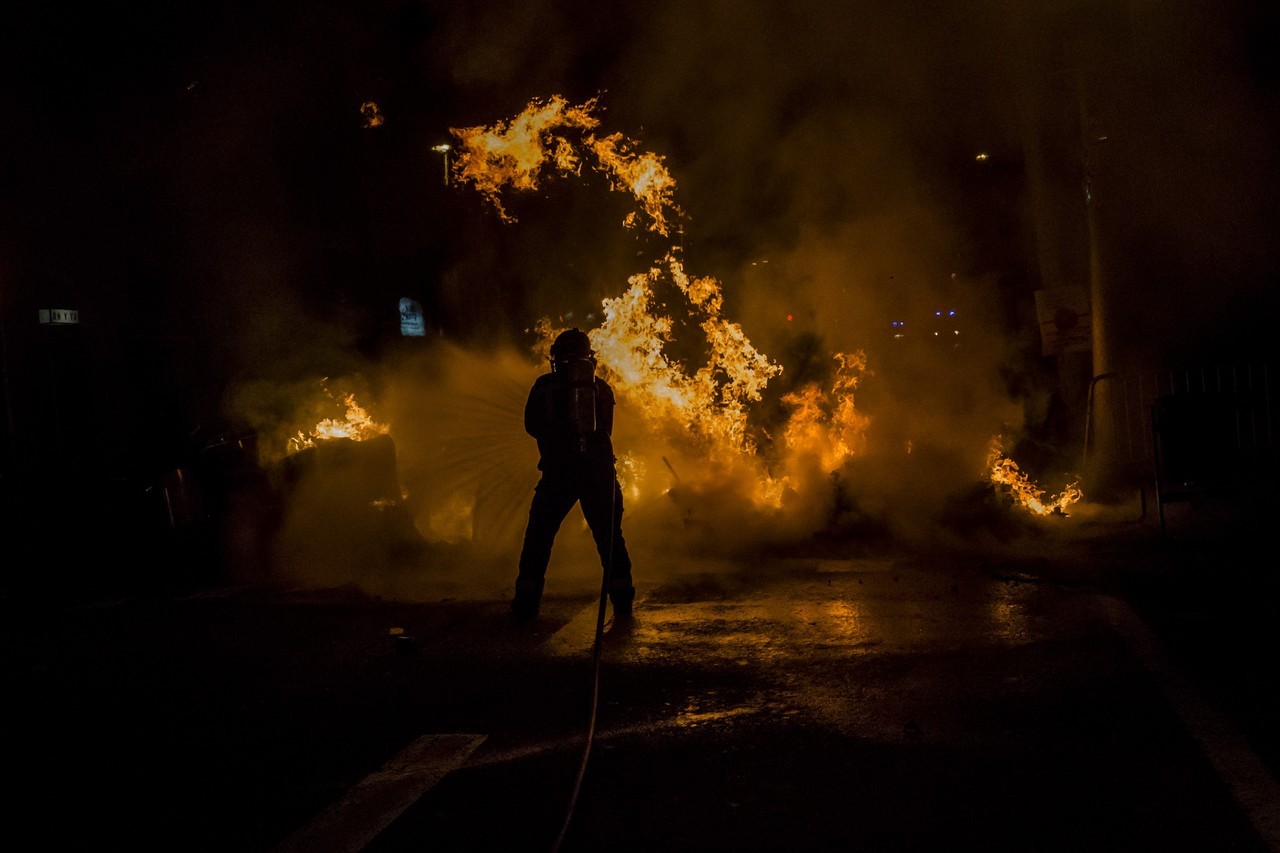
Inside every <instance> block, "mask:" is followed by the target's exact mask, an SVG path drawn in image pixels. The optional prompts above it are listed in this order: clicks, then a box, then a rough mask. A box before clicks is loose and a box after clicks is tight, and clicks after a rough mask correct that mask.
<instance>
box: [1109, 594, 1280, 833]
mask: <svg viewBox="0 0 1280 853" xmlns="http://www.w3.org/2000/svg"><path fill="white" fill-rule="evenodd" d="M1103 609H1104V611H1105V612H1106V615H1107V618H1108V619H1109V620H1110V621H1111V623H1112V625H1114V626H1115V627H1116V628H1117V629H1118V630H1119V631H1120V632H1121V634H1122V635H1124V637H1125V639H1127V640H1128V642H1129V644H1130V646H1131V647H1132V648H1133V650H1134V653H1135V654H1137V656H1138V659H1139V660H1141V661H1142V664H1143V666H1145V667H1146V668H1147V671H1148V672H1150V673H1151V675H1152V677H1153V678H1154V679H1155V681H1156V684H1158V685H1159V687H1160V690H1161V691H1162V692H1163V693H1164V696H1165V699H1166V700H1167V701H1168V702H1169V704H1170V705H1172V706H1173V709H1174V711H1175V712H1177V714H1178V716H1179V718H1180V719H1181V720H1182V723H1183V725H1185V726H1186V727H1187V730H1188V731H1189V732H1190V733H1191V734H1192V735H1193V736H1194V737H1195V739H1196V740H1197V741H1199V743H1200V746H1201V747H1202V748H1203V749H1204V751H1205V755H1206V756H1207V757H1208V759H1209V761H1210V763H1211V764H1213V767H1214V769H1215V770H1217V771H1218V775H1219V776H1220V777H1221V778H1222V780H1223V781H1224V782H1226V784H1227V786H1228V787H1229V788H1230V789H1231V793H1232V795H1233V796H1234V797H1235V799H1236V802H1237V803H1239V804H1240V807H1241V808H1242V809H1243V810H1244V812H1245V814H1247V815H1248V816H1249V820H1250V821H1251V822H1252V823H1253V826H1254V828H1255V829H1256V830H1257V831H1258V834H1259V835H1261V836H1262V838H1263V840H1264V841H1266V843H1267V845H1268V846H1269V847H1270V848H1271V849H1272V850H1274V851H1277V853H1280V783H1277V782H1276V780H1275V778H1274V777H1273V776H1272V775H1271V774H1270V773H1269V772H1268V771H1267V768H1266V766H1265V765H1264V764H1263V763H1262V760H1261V759H1260V758H1258V756H1257V754H1256V753H1255V752H1254V751H1253V750H1252V749H1251V748H1250V747H1249V744H1248V743H1246V742H1245V740H1244V738H1242V737H1241V736H1240V735H1239V734H1237V733H1236V731H1235V730H1234V729H1233V728H1232V727H1231V725H1230V724H1229V723H1228V722H1227V721H1226V719H1224V718H1223V717H1222V716H1221V715H1220V714H1219V713H1218V712H1217V711H1215V710H1214V709H1213V708H1212V707H1211V706H1210V705H1209V703H1208V701H1207V700H1205V699H1204V697H1203V696H1201V695H1200V692H1199V691H1198V690H1196V688H1195V686H1194V685H1192V684H1191V682H1190V681H1188V680H1187V678H1186V677H1185V676H1183V675H1182V674H1181V673H1179V672H1178V670H1177V668H1176V667H1175V666H1174V665H1173V663H1172V661H1170V660H1169V657H1168V653H1167V652H1166V651H1165V649H1164V647H1163V645H1162V644H1161V643H1160V641H1159V639H1157V638H1156V636H1155V635H1154V634H1153V633H1152V632H1151V629H1150V628H1148V627H1147V626H1146V624H1145V623H1144V622H1143V621H1142V619H1141V617H1139V616H1138V614H1136V613H1134V612H1133V609H1132V608H1130V607H1129V605H1128V604H1126V603H1125V602H1123V601H1120V600H1119V599H1116V598H1111V597H1105V598H1104V599H1103Z"/></svg>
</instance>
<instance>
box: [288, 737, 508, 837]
mask: <svg viewBox="0 0 1280 853" xmlns="http://www.w3.org/2000/svg"><path fill="white" fill-rule="evenodd" d="M484 739H485V736H484V735H473V734H444V735H423V736H422V737H420V738H418V739H417V740H415V741H414V742H413V743H411V744H409V746H407V747H405V748H404V749H403V750H401V752H400V754H399V755H397V756H396V757H395V758H392V759H391V760H390V761H388V762H387V763H386V764H384V765H383V766H382V769H381V770H379V771H377V772H376V773H372V774H370V775H369V776H366V777H365V778H364V779H363V780H361V781H360V783H359V784H358V785H356V786H355V787H354V788H352V789H351V791H350V792H349V793H348V794H347V795H346V796H345V797H343V798H342V799H341V800H339V801H338V802H336V803H334V804H333V805H331V806H329V808H327V809H325V810H324V811H323V812H321V813H320V815H319V816H318V817H316V819H315V820H313V821H311V823H309V824H307V825H306V826H305V827H303V828H302V829H300V830H299V831H298V832H296V833H294V834H293V835H292V836H291V837H290V838H289V839H287V840H286V841H285V842H284V843H283V844H281V845H280V846H279V847H277V848H276V853H358V851H360V850H363V849H364V848H365V847H366V846H367V845H368V844H369V842H371V841H373V839H374V838H376V837H377V836H378V833H380V832H382V830H384V829H386V828H387V827H388V826H390V825H391V822H392V821H393V820H395V819H396V818H397V817H399V816H400V814H401V813H402V812H404V810H405V809H407V808H409V806H411V805H413V804H414V803H415V802H417V801H418V799H419V798H420V797H421V796H422V795H423V794H425V793H426V792H427V791H428V790H429V789H430V788H431V787H432V786H433V785H435V784H436V783H437V782H439V781H440V780H441V779H443V778H444V777H445V775H446V774H448V773H449V772H450V771H451V770H454V769H456V768H457V767H459V766H460V765H462V764H463V763H464V762H465V761H466V760H467V759H468V758H470V757H471V753H473V752H475V750H476V747H478V746H480V744H481V743H483V742H484Z"/></svg>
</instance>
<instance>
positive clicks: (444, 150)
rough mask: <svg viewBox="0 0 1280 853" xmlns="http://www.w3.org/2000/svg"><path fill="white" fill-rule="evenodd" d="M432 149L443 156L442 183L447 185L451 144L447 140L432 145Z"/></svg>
mask: <svg viewBox="0 0 1280 853" xmlns="http://www.w3.org/2000/svg"><path fill="white" fill-rule="evenodd" d="M431 150H432V151H437V152H439V153H440V154H441V155H442V157H443V158H444V185H445V186H446V187H447V186H449V152H450V151H452V150H453V146H452V145H450V144H449V143H447V142H442V143H440V144H439V145H436V146H434V147H432V149H431Z"/></svg>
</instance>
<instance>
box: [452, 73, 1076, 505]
mask: <svg viewBox="0 0 1280 853" xmlns="http://www.w3.org/2000/svg"><path fill="white" fill-rule="evenodd" d="M598 106H599V105H598V99H591V100H588V101H586V102H585V103H583V104H580V105H578V106H573V105H571V104H570V103H569V102H568V101H567V100H566V99H565V98H563V97H562V96H559V95H555V96H552V97H551V98H548V99H545V100H542V99H534V100H532V101H530V102H529V103H528V105H527V106H526V107H525V109H524V110H523V111H522V112H521V113H520V114H519V115H517V116H516V117H515V118H513V119H511V120H510V121H507V122H499V123H497V124H495V125H493V126H491V127H470V128H453V129H451V133H452V134H453V136H454V137H455V138H456V140H457V145H456V146H455V151H456V157H455V159H454V161H453V176H454V178H455V181H456V182H457V183H459V184H463V185H471V186H473V187H474V188H475V189H476V190H477V191H479V192H480V193H481V194H482V195H483V196H484V197H485V199H486V200H487V201H488V202H489V203H490V204H491V205H492V206H493V208H494V209H495V210H496V211H497V213H498V215H499V216H500V217H501V218H502V219H503V220H504V221H507V222H514V221H515V217H514V216H512V215H511V214H510V213H509V211H507V210H506V208H505V207H504V206H503V204H502V194H503V192H504V191H507V190H513V191H528V190H533V189H536V188H538V187H539V186H540V183H541V181H542V180H543V179H544V178H546V177H547V176H548V175H554V176H561V177H563V176H568V175H579V174H581V171H582V167H583V165H584V164H585V165H587V166H589V167H590V168H591V169H594V170H596V171H598V172H602V173H604V174H606V175H607V176H608V178H609V181H610V186H611V188H612V189H613V190H615V191H624V192H627V193H629V194H630V195H631V196H632V197H633V198H634V200H635V202H636V205H637V207H636V209H635V210H633V211H632V212H630V213H629V214H628V215H627V216H626V218H625V219H624V225H626V226H627V227H634V226H636V225H637V224H638V223H640V222H644V223H646V230H647V231H648V232H650V233H653V234H658V235H662V236H670V234H671V231H672V229H673V227H674V225H675V222H676V220H677V219H679V218H680V217H682V216H683V215H684V213H683V211H682V210H681V209H680V208H679V207H678V206H677V205H676V203H675V200H674V195H675V181H674V179H673V178H672V177H671V174H670V173H669V172H668V170H667V169H666V167H665V165H664V164H663V160H662V158H661V157H659V156H657V155H654V154H652V153H649V152H644V151H640V150H638V148H637V146H636V144H635V143H634V142H633V141H632V140H629V139H627V138H626V137H624V136H623V135H622V134H620V133H613V134H609V135H604V136H602V135H599V134H598V129H599V126H600V120H599V119H598V118H597V117H596V112H597V109H598ZM660 286H661V287H662V288H673V289H674V292H675V293H676V294H678V295H679V296H680V297H682V298H683V299H684V300H685V302H686V303H687V312H688V317H689V318H691V319H693V320H694V321H695V323H694V324H688V323H682V324H681V325H682V327H684V328H688V327H690V326H691V325H693V326H696V327H697V328H699V329H700V330H701V332H702V335H703V338H704V341H699V342H696V346H693V347H692V349H693V350H698V351H702V352H705V353H706V360H705V363H703V364H702V365H701V366H698V367H696V368H691V367H688V366H686V365H685V364H684V363H682V362H680V361H679V360H677V359H675V358H673V357H672V356H671V355H670V348H669V346H668V345H669V344H672V343H674V334H675V329H676V328H677V324H676V323H675V322H674V321H673V319H672V317H671V316H668V315H666V314H665V313H662V312H661V311H660V310H659V307H660V306H663V305H665V304H666V301H665V300H663V299H660V298H659V297H658V295H657V293H656V292H655V289H656V288H658V287H660ZM664 292H665V290H664ZM601 305H602V309H603V311H602V315H603V318H604V320H603V322H602V323H601V325H600V326H599V328H596V329H594V330H590V331H589V332H588V334H589V336H590V338H591V341H592V345H593V347H594V348H595V350H596V354H597V358H598V362H599V366H600V369H601V370H602V372H603V373H604V374H605V376H606V378H607V379H608V380H609V381H610V382H611V383H612V384H613V386H614V388H615V391H616V392H617V393H618V395H619V397H620V398H622V399H625V401H626V403H627V404H628V407H629V408H630V409H632V410H634V411H638V412H639V413H640V414H641V416H642V417H643V419H644V420H645V422H646V423H647V424H648V426H649V428H650V430H652V431H653V432H654V434H655V435H657V436H658V437H659V438H660V439H661V441H662V443H663V444H664V445H672V444H679V445H681V446H684V447H687V448H688V449H689V455H690V456H691V457H693V458H696V459H698V460H699V461H700V462H701V463H709V464H703V465H700V466H699V467H700V468H702V469H705V470H707V471H710V472H711V473H709V474H708V475H707V476H709V477H722V478H728V479H733V480H735V481H737V482H742V481H748V482H749V483H750V484H751V485H750V486H749V487H748V488H747V490H746V491H747V492H748V493H749V494H750V495H751V498H752V499H753V500H754V501H755V503H756V504H757V505H759V506H762V507H778V506H781V505H782V502H783V500H784V497H785V494H786V492H787V491H788V490H795V489H800V488H803V487H804V485H805V483H804V482H803V481H802V479H801V478H803V477H805V476H810V477H811V476H812V475H813V474H812V472H813V471H814V470H815V461H816V469H817V470H820V471H821V472H822V473H823V474H831V473H835V472H836V471H838V470H839V469H840V468H841V466H842V465H844V464H845V463H846V462H847V461H848V460H850V459H851V458H853V457H855V456H857V455H858V454H860V453H863V452H865V449H866V444H867V438H866V436H867V430H868V427H869V425H870V418H869V417H868V416H867V415H866V414H865V413H863V412H862V411H860V410H858V409H856V408H855V406H854V392H855V390H856V389H857V388H858V386H859V384H860V383H861V381H862V380H863V379H864V378H865V377H867V376H870V375H871V371H870V370H868V366H867V356H866V354H865V352H863V351H861V350H857V351H854V352H842V353H837V354H835V355H834V356H833V357H834V359H835V361H836V362H837V367H836V368H835V371H834V378H833V381H832V382H831V384H830V387H828V388H824V387H820V386H818V385H808V386H805V387H801V388H798V389H795V390H793V391H791V392H790V393H788V394H786V395H785V396H783V398H782V402H783V403H784V404H785V405H786V406H788V407H789V408H790V416H789V420H788V422H787V423H786V424H785V425H784V426H783V428H782V429H781V430H780V432H779V433H778V436H779V439H778V440H777V441H775V442H774V443H773V445H772V446H771V447H770V450H771V458H770V460H769V462H768V463H766V462H764V461H762V460H761V459H760V458H759V454H758V452H757V451H758V450H759V448H758V447H757V443H756V440H755V439H754V438H753V435H752V432H751V431H750V430H749V429H748V414H749V409H750V406H751V405H752V404H753V403H757V402H759V401H760V400H761V399H762V393H763V391H764V390H765V388H766V387H767V385H768V383H769V382H770V380H772V379H774V378H775V377H777V376H778V375H780V374H781V373H782V370H783V368H782V365H780V364H778V363H776V362H774V361H773V360H772V359H770V358H769V357H768V356H767V355H766V354H764V353H762V352H761V351H759V350H758V349H756V347H755V346H754V345H753V344H752V343H751V341H750V339H749V338H748V336H747V334H746V332H745V330H744V329H743V328H742V326H741V325H740V324H738V323H735V322H732V321H731V320H729V319H727V318H726V317H725V316H724V315H723V307H724V295H723V292H722V289H721V286H720V283H719V282H718V281H717V280H716V279H715V278H713V277H709V276H706V277H698V276H691V275H689V274H688V273H687V272H686V271H685V268H684V264H683V261H682V252H681V251H680V249H678V248H676V247H672V248H671V249H669V250H668V251H667V252H666V253H665V255H664V256H662V257H661V258H660V259H658V260H657V261H655V262H653V263H652V264H651V265H650V267H649V269H647V270H646V271H644V272H639V273H636V274H634V275H632V276H630V277H629V278H628V279H627V287H626V289H625V290H624V291H623V292H622V293H621V294H619V295H618V296H616V297H614V298H607V299H604V300H603V301H602V303H601ZM536 331H537V334H538V337H539V349H540V352H541V354H542V355H543V356H545V355H546V354H547V352H548V350H549V348H550V343H551V341H552V339H554V337H555V336H556V334H558V333H559V332H560V331H563V328H558V327H556V326H555V325H554V324H553V323H552V322H551V321H550V320H549V319H546V318H544V319H542V320H541V321H539V322H538V323H537V325H536ZM681 343H685V344H689V343H690V342H681ZM689 350H690V347H689V346H686V347H684V350H683V351H689ZM662 461H663V462H664V463H666V468H667V469H669V470H671V472H672V474H674V468H673V467H672V466H671V463H670V461H669V460H668V459H667V457H666V456H663V457H662ZM650 467H655V466H650ZM620 473H621V474H622V475H623V476H624V479H625V480H626V483H625V484H624V485H625V487H626V489H627V491H628V494H629V495H630V496H631V497H632V498H639V497H640V496H641V495H642V494H643V493H644V492H645V488H644V482H643V481H644V478H645V476H646V466H645V465H644V464H643V462H642V461H641V460H639V459H636V458H632V457H629V458H628V459H627V461H626V464H625V465H623V466H622V468H621V471H620ZM658 473H659V474H661V471H660V470H659V471H658ZM991 479H992V482H993V483H998V484H1000V485H1001V486H1002V487H1007V488H1010V489H1013V490H1014V491H1015V492H1016V493H1017V494H1019V495H1021V496H1023V499H1022V501H1021V503H1022V505H1023V506H1026V507H1028V508H1029V509H1031V510H1032V511H1033V512H1040V511H1041V509H1043V508H1045V507H1046V506H1049V507H1050V508H1049V509H1045V510H1044V512H1046V513H1047V512H1051V511H1054V510H1055V509H1056V510H1059V511H1060V510H1061V508H1063V507H1065V506H1066V505H1069V504H1070V503H1071V502H1073V501H1074V500H1077V499H1078V498H1079V490H1078V489H1074V486H1073V487H1071V488H1070V489H1069V490H1068V492H1067V493H1064V495H1063V496H1061V497H1060V498H1058V499H1057V500H1056V502H1054V503H1052V504H1050V505H1046V504H1045V503H1044V502H1043V501H1042V500H1041V499H1040V494H1041V493H1039V491H1038V490H1036V489H1035V488H1034V486H1031V485H1030V484H1028V483H1026V481H1025V477H1020V472H1018V471H1017V466H1016V465H1014V464H1013V463H1012V461H1011V460H1008V459H1007V458H1002V459H1001V460H1000V461H994V460H993V462H992V475H991Z"/></svg>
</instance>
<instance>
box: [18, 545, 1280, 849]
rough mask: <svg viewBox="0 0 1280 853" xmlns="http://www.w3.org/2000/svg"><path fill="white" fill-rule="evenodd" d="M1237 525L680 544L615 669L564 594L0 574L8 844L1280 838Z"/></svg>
mask: <svg viewBox="0 0 1280 853" xmlns="http://www.w3.org/2000/svg"><path fill="white" fill-rule="evenodd" d="M1256 544H1257V543H1256V542H1253V543H1246V542H1242V541H1236V540H1231V539H1223V538H1222V537H1221V536H1217V535H1213V536H1203V535H1186V536H1183V535H1181V534H1179V533H1176V532H1175V533H1174V534H1172V535H1170V534H1169V533H1167V532H1166V533H1164V534H1161V533H1160V531H1159V530H1158V529H1156V528H1153V527H1152V525H1151V523H1150V520H1146V521H1138V522H1134V523H1132V524H1124V525H1120V526H1119V527H1112V528H1110V529H1109V530H1108V531H1107V532H1106V534H1105V535H1101V536H1096V537H1091V538H1087V539H1085V540H1075V541H1069V542H1068V541H1055V540H1049V541H1045V542H1043V543H1041V545H1040V547H1039V548H1038V549H1036V550H1033V551H1026V552H1023V553H1020V554H1017V555H1010V554H999V555H989V554H988V555H984V554H966V555H940V554H932V555H919V554H917V555H905V554H903V555H884V556H877V557H874V558H871V557H863V558H858V559H843V558H839V557H837V556H832V555H831V554H823V555H820V556H818V555H812V554H810V555H799V554H797V555H793V556H771V557H768V558H765V557H760V558H759V559H756V560H751V561H746V560H741V559H739V560H730V561H715V562H712V561H703V562H690V563H689V564H688V567H687V568H685V569H682V570H681V571H680V572H678V573H675V574H669V575H667V576H666V577H664V578H662V579H661V580H660V581H653V580H650V581H646V579H645V578H644V577H643V576H642V575H641V574H639V572H638V573H637V580H638V586H639V588H640V599H639V601H638V604H637V607H636V617H635V619H634V620H633V621H632V622H631V623H630V624H629V625H615V624H613V623H612V620H611V618H608V617H606V623H605V632H604V635H603V638H602V643H601V645H600V647H599V655H598V662H599V666H598V668H597V667H596V666H595V662H596V661H597V657H596V656H595V655H594V654H593V652H594V650H595V645H594V643H595V638H596V625H597V621H596V620H597V615H598V613H597V606H596V604H597V603H596V599H595V597H594V595H593V594H591V593H590V592H584V591H581V590H578V591H574V592H571V593H567V594H556V593H555V592H549V597H548V599H547V601H546V603H545V606H544V608H543V612H542V614H541V616H540V618H539V619H538V620H537V621H535V622H534V623H532V624H519V623H515V622H513V621H512V620H511V619H510V618H509V616H508V614H507V611H506V601H505V599H503V598H501V597H497V596H490V597H474V596H473V597H468V596H458V595H456V594H454V593H453V592H450V591H449V590H447V589H445V588H443V587H442V588H441V592H440V594H439V595H438V596H435V597H432V596H430V595H427V596H423V597H422V599H421V600H413V601H406V600H388V599H386V598H380V597H375V596H370V595H367V594H364V593H361V592H359V591H358V590H357V589H353V588H350V587H341V588H334V589H296V588H294V589H286V588H279V587H266V586H261V587H259V586H249V587H246V586H230V587H219V586H212V587H207V588H199V589H190V590H183V591H180V592H173V591H170V592H168V593H165V594H153V595H147V594H128V595H122V596H116V597H98V598H93V599H65V598H59V597H57V596H50V595H47V594H45V595H39V596H36V595H26V594H24V595H18V594H13V593H10V594H8V595H6V598H5V600H4V605H5V612H6V617H5V640H4V663H5V675H6V683H7V685H8V690H7V692H8V695H9V699H8V701H7V703H6V704H7V705H8V706H9V715H8V716H9V719H10V721H11V722H10V725H9V726H8V727H7V729H6V730H7V732H8V738H7V750H6V752H7V753H8V760H6V766H7V767H8V768H9V769H10V770H11V773H10V780H11V786H10V791H11V793H10V794H8V795H7V796H6V802H7V804H8V808H7V812H8V815H7V819H6V826H7V829H8V834H9V836H10V839H11V841H10V842H9V845H8V846H9V847H10V849H23V850H100V849H120V850H139V851H141V850H164V851H204V850H209V851H259V850H261V851H272V850H274V851H280V852H281V853H285V851H304V850H305V851H309V853H310V852H311V851H325V850H360V849H364V850H368V851H374V853H392V851H408V850H414V851H421V850H443V851H471V850H475V851H491V850H504V851H551V850H555V849H561V850H565V851H571V850H572V851H605V850H607V851H683V850H689V851H693V850H698V851H708V850H726V851H727V850H738V851H741V850H761V851H772V850H789V851H796V850H805V851H808V850H850V851H854V850H856V851H864V850H865V851H908V850H910V851H917V850H918V851H936V850H949V851H951V850H983V851H1000V850H1008V851H1028V850H1045V851H1056V850H1061V851H1082V850H1089V851H1099V850H1117V851H1121V850H1123V851H1144V850H1150V851H1184V850H1185V851H1275V850H1280V795H1278V794H1277V791H1278V790H1280V789H1278V788H1277V784H1276V781H1275V779H1276V776H1277V769H1278V767H1280V765H1278V763H1277V759H1278V758H1280V749H1278V748H1277V731H1276V729H1277V726H1276V724H1275V720H1277V719H1280V715H1278V714H1277V711H1278V710H1280V702H1277V696H1280V691H1278V690H1277V684H1276V682H1277V676H1276V674H1275V672H1274V670H1275V667H1274V666H1273V665H1272V661H1273V657H1272V653H1271V652H1270V650H1269V643H1268V640H1269V639H1270V637H1271V636H1272V635H1273V634H1274V632H1275V624H1274V623H1275V619H1274V616H1275V607H1274V604H1273V602H1274V598H1273V596H1272V593H1273V592H1274V587H1275V581H1274V580H1273V579H1272V578H1271V577H1270V575H1269V574H1268V573H1267V571H1266V570H1265V568H1264V566H1263V564H1261V563H1259V562H1258V561H1257V560H1256V558H1254V557H1252V556H1251V555H1252V554H1254V553H1255V550H1256ZM638 565H640V564H638ZM424 571H430V567H425V568H424ZM550 589H552V590H554V589H555V586H554V584H553V585H552V586H551V587H550ZM593 695H594V696H595V697H596V699H597V701H596V702H593V701H592V698H593ZM589 730H590V731H591V732H592V734H593V737H592V739H591V743H590V750H589V752H588V751H587V750H586V745H587V733H588V731H589ZM584 757H585V762H584Z"/></svg>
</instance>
